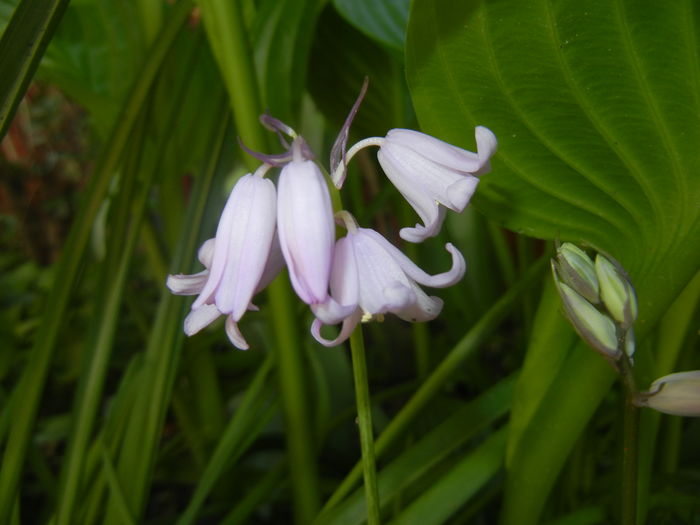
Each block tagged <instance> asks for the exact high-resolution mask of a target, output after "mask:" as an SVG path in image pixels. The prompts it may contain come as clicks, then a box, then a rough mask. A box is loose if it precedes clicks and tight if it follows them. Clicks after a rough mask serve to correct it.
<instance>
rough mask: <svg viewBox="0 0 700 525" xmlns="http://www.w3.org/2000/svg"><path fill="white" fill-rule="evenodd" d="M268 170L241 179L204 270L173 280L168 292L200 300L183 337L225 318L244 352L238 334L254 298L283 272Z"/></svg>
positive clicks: (207, 246) (208, 247) (205, 248)
mask: <svg viewBox="0 0 700 525" xmlns="http://www.w3.org/2000/svg"><path fill="white" fill-rule="evenodd" d="M268 169H269V166H267V165H263V166H261V167H260V168H259V169H258V170H257V171H256V172H255V173H254V174H250V173H249V174H247V175H244V176H243V177H241V178H240V179H239V180H238V182H237V183H236V185H235V186H234V187H233V190H232V191H231V194H230V196H229V198H228V201H227V202H226V205H225V207H224V210H223V212H222V214H221V219H220V220H219V225H218V227H217V231H216V237H215V238H214V239H209V240H208V241H206V242H205V243H204V244H203V245H202V247H201V248H200V251H199V260H200V262H202V264H204V266H205V267H206V270H204V271H202V272H199V273H197V274H194V275H170V276H168V281H167V286H168V288H169V289H170V290H171V291H172V292H173V293H175V294H178V295H195V294H198V295H199V297H197V299H196V300H195V301H194V303H193V304H192V311H191V312H190V314H189V315H188V316H187V317H186V318H185V333H186V334H187V335H193V334H195V333H197V332H198V331H199V330H201V329H202V328H204V327H205V326H207V325H209V324H210V323H212V322H213V321H215V320H216V319H217V318H218V317H219V316H220V315H225V316H226V334H227V335H228V337H229V339H230V340H231V342H232V343H233V345H234V346H236V347H237V348H240V349H242V350H246V349H247V348H248V343H247V342H246V340H245V338H244V337H243V335H242V334H241V332H240V330H239V329H238V321H240V319H241V318H242V317H243V314H245V312H246V310H248V309H251V308H254V306H253V305H252V304H251V300H252V298H253V296H254V295H255V294H256V293H257V292H258V291H260V290H261V289H262V288H264V287H265V286H266V285H267V284H269V282H270V281H271V280H272V279H273V278H274V276H275V275H276V274H277V273H278V272H279V271H280V270H281V268H282V257H281V256H280V255H279V254H280V249H279V245H278V241H277V239H276V235H275V227H276V213H275V210H276V191H275V186H274V184H273V183H272V181H270V180H268V179H265V178H264V177H263V176H264V174H265V172H266V171H267V170H268Z"/></svg>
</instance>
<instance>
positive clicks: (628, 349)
mask: <svg viewBox="0 0 700 525" xmlns="http://www.w3.org/2000/svg"><path fill="white" fill-rule="evenodd" d="M552 273H553V274H554V282H555V283H556V285H557V290H558V291H559V295H560V297H561V299H562V302H563V304H564V309H565V310H566V315H567V317H568V319H569V321H570V322H571V324H572V325H573V326H574V328H575V329H576V332H578V334H579V335H580V336H581V338H582V339H583V340H584V341H586V342H587V343H588V344H589V345H590V346H591V347H592V348H594V349H595V350H597V351H598V352H600V353H601V354H603V356H605V357H606V358H607V359H608V360H610V361H611V362H612V363H616V362H617V361H619V360H620V358H621V357H622V355H623V351H624V352H625V353H626V354H627V356H628V357H629V358H630V359H631V358H632V354H633V353H634V332H633V328H632V325H633V324H634V321H635V319H636V318H637V296H636V294H635V292H634V287H633V286H632V283H631V282H630V279H629V277H628V276H627V274H626V273H625V271H624V270H623V269H622V267H621V266H620V265H619V264H618V263H617V262H616V261H614V260H612V259H610V258H608V257H605V256H603V255H601V254H597V255H596V257H595V262H594V261H593V259H591V257H590V256H589V255H588V254H587V253H586V252H585V251H583V250H582V249H580V248H578V247H577V246H575V245H573V244H571V243H568V242H565V243H563V244H562V245H561V246H559V247H558V249H557V254H556V257H555V258H554V259H552Z"/></svg>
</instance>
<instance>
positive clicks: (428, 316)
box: [394, 284, 443, 323]
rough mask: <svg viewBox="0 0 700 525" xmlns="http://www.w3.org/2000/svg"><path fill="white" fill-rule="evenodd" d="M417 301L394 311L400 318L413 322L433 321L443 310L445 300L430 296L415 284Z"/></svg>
mask: <svg viewBox="0 0 700 525" xmlns="http://www.w3.org/2000/svg"><path fill="white" fill-rule="evenodd" d="M413 292H414V294H415V297H416V299H415V301H413V302H412V303H410V304H409V305H408V306H406V307H405V308H404V309H402V310H399V311H397V312H394V313H395V314H396V315H397V316H398V317H399V318H401V319H403V320H404V321H410V322H411V323H419V322H424V321H432V320H433V319H435V318H436V317H437V316H438V315H440V312H441V311H442V305H443V301H442V299H440V298H439V297H431V296H428V295H427V294H426V293H425V292H424V291H423V290H421V289H420V287H419V286H418V285H417V284H414V285H413Z"/></svg>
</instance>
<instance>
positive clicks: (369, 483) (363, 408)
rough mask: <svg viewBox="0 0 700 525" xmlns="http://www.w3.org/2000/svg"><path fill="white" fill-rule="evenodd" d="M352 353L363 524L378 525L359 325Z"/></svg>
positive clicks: (366, 387) (376, 490)
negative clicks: (365, 522)
mask: <svg viewBox="0 0 700 525" xmlns="http://www.w3.org/2000/svg"><path fill="white" fill-rule="evenodd" d="M350 352H351V354H352V371H353V377H354V380H355V403H356V405H357V425H358V427H359V431H360V447H361V450H362V470H363V473H364V480H365V499H366V501H367V523H368V524H369V525H378V524H379V522H380V517H379V490H378V488H377V468H376V464H375V458H374V432H373V429H372V404H371V402H370V394H369V381H368V379H367V363H366V359H365V343H364V338H363V336H362V325H360V326H359V327H356V328H355V330H353V332H352V335H351V336H350Z"/></svg>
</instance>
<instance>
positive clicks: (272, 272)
mask: <svg viewBox="0 0 700 525" xmlns="http://www.w3.org/2000/svg"><path fill="white" fill-rule="evenodd" d="M282 268H284V257H283V256H282V250H281V248H280V241H279V237H278V236H277V229H275V234H274V236H273V238H272V244H271V245H270V253H269V255H268V257H267V262H265V268H264V269H263V273H262V275H261V276H260V282H259V283H258V286H257V287H256V288H255V293H258V292H260V291H262V290H263V289H264V288H266V287H267V285H268V284H270V283H271V282H272V281H273V280H274V278H275V277H277V274H279V273H280V272H281V271H282Z"/></svg>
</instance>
